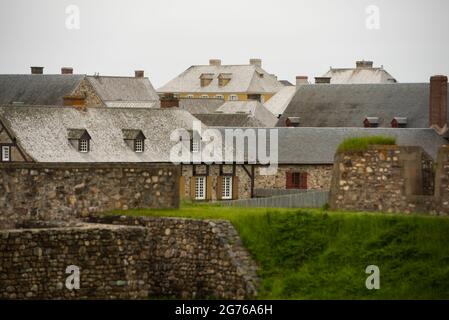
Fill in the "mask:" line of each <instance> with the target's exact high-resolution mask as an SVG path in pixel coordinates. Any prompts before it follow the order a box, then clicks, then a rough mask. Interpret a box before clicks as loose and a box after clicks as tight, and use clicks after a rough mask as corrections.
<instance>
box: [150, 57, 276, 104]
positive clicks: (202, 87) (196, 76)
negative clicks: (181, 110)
mask: <svg viewBox="0 0 449 320" xmlns="http://www.w3.org/2000/svg"><path fill="white" fill-rule="evenodd" d="M283 87H284V85H283V84H282V83H281V82H279V81H278V80H277V78H276V76H274V75H272V74H270V73H268V72H266V71H265V70H264V69H262V61H261V60H260V59H251V60H250V63H249V64H248V65H222V64H221V60H217V59H212V60H210V61H209V65H196V66H191V67H190V68H188V69H187V70H186V71H184V72H183V73H181V74H180V75H179V76H177V77H176V78H175V79H173V80H171V81H170V82H168V83H167V84H166V85H164V86H163V87H161V88H159V90H158V93H159V94H161V95H164V94H174V95H176V96H177V97H179V98H218V99H223V100H225V101H246V100H257V101H259V102H262V103H263V102H265V101H268V100H269V99H270V98H271V97H272V96H273V95H274V94H276V92H278V91H279V90H281V89H282V88H283Z"/></svg>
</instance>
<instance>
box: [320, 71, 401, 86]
mask: <svg viewBox="0 0 449 320" xmlns="http://www.w3.org/2000/svg"><path fill="white" fill-rule="evenodd" d="M323 77H330V78H331V84H356V83H359V84H361V83H395V82H396V79H395V78H394V77H393V76H392V75H391V74H390V73H388V72H387V71H386V70H384V69H383V68H331V69H330V70H329V71H328V72H326V73H325V74H324V75H323Z"/></svg>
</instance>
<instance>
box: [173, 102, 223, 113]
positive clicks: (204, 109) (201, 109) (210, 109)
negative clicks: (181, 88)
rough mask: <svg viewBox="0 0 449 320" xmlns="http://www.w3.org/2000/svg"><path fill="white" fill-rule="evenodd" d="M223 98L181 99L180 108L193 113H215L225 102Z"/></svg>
mask: <svg viewBox="0 0 449 320" xmlns="http://www.w3.org/2000/svg"><path fill="white" fill-rule="evenodd" d="M224 102H225V101H224V100H223V99H193V98H192V99H188V98H180V99H179V108H180V109H183V110H186V111H188V112H190V113H192V114H200V113H201V114H202V113H214V112H215V111H217V109H218V108H219V107H221V106H222V105H223V104H224Z"/></svg>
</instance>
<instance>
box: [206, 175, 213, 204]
mask: <svg viewBox="0 0 449 320" xmlns="http://www.w3.org/2000/svg"><path fill="white" fill-rule="evenodd" d="M206 199H207V200H211V199H212V177H206Z"/></svg>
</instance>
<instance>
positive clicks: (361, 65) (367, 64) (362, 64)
mask: <svg viewBox="0 0 449 320" xmlns="http://www.w3.org/2000/svg"><path fill="white" fill-rule="evenodd" d="M355 65H356V67H357V69H359V68H372V67H373V62H372V61H365V60H361V61H356V63H355Z"/></svg>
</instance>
